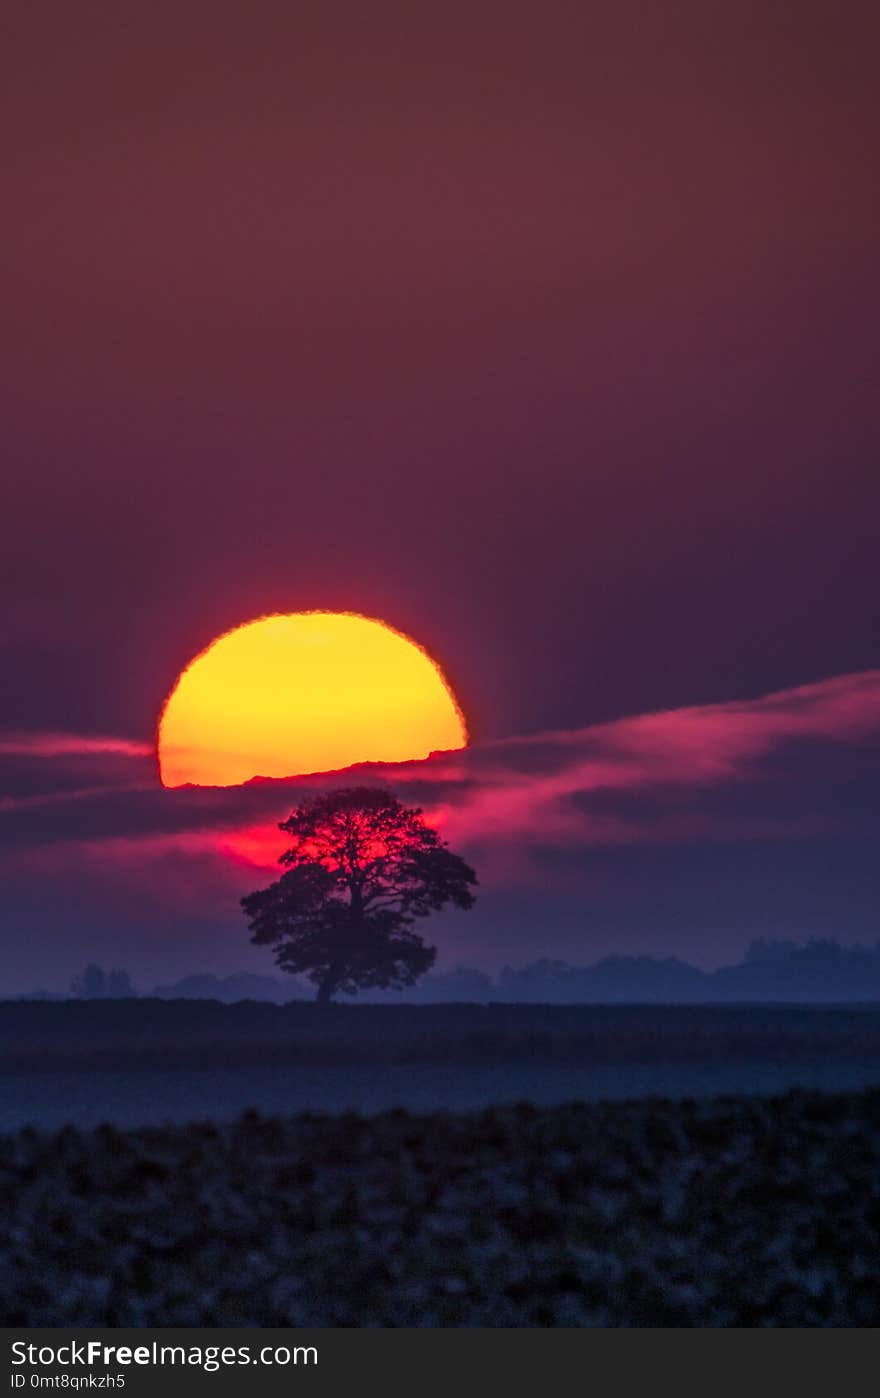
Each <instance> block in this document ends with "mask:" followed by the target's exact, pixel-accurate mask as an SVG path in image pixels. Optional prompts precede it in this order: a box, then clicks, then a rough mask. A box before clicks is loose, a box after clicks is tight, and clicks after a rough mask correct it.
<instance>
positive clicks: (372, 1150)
mask: <svg viewBox="0 0 880 1398" xmlns="http://www.w3.org/2000/svg"><path fill="white" fill-rule="evenodd" d="M0 1205H2V1211H3V1215H4V1216H3V1219H2V1228H3V1234H4V1237H5V1238H6V1240H7V1247H6V1250H5V1257H4V1260H3V1263H2V1275H0V1312H2V1319H3V1323H5V1324H7V1325H8V1324H13V1325H18V1324H37V1325H74V1326H82V1325H99V1324H110V1325H201V1324H213V1325H239V1324H240V1325H309V1324H315V1325H456V1326H457V1325H493V1326H498V1325H502V1326H547V1325H608V1324H610V1325H751V1324H773V1325H876V1324H878V1323H880V1091H872V1092H867V1093H863V1094H854V1095H838V1096H823V1095H819V1094H810V1093H791V1094H789V1095H787V1096H785V1097H782V1098H776V1099H763V1100H762V1099H758V1098H728V1099H719V1100H716V1101H712V1102H705V1103H695V1102H688V1101H684V1102H679V1103H673V1102H668V1101H663V1100H654V1101H647V1102H631V1103H620V1104H611V1103H605V1104H596V1105H592V1106H588V1105H569V1106H565V1107H556V1108H549V1109H543V1110H542V1109H538V1108H535V1107H531V1106H518V1107H510V1108H493V1109H490V1110H488V1111H484V1112H480V1113H476V1114H470V1115H465V1114H461V1115H451V1114H445V1113H444V1114H435V1115H430V1116H410V1115H408V1114H407V1113H406V1112H404V1111H397V1112H390V1113H387V1114H385V1115H382V1116H375V1117H360V1116H354V1115H348V1116H337V1117H325V1116H315V1115H304V1116H300V1117H296V1118H292V1119H286V1120H284V1119H280V1118H265V1117H260V1116H257V1115H255V1114H249V1115H245V1116H244V1117H243V1118H241V1120H240V1121H238V1122H237V1123H236V1124H234V1125H230V1126H226V1127H217V1126H212V1125H191V1126H187V1127H182V1126H178V1127H171V1126H169V1127H162V1128H155V1129H143V1130H133V1131H124V1132H123V1131H119V1130H116V1129H113V1128H110V1127H102V1128H99V1129H98V1130H96V1131H92V1132H80V1131H77V1130H74V1129H71V1128H68V1129H66V1130H64V1131H62V1132H59V1133H57V1134H43V1133H39V1132H35V1131H22V1132H19V1133H18V1134H17V1135H14V1136H5V1137H2V1138H0Z"/></svg>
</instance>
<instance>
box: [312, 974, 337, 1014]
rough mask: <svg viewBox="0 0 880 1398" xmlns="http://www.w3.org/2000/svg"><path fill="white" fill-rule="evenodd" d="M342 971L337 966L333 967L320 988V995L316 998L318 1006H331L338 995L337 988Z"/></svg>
mask: <svg viewBox="0 0 880 1398" xmlns="http://www.w3.org/2000/svg"><path fill="white" fill-rule="evenodd" d="M339 980H340V971H339V969H338V968H337V967H336V966H331V967H330V969H329V971H328V972H327V974H326V976H325V977H324V979H323V980H322V981H321V984H320V985H319V986H318V993H317V995H316V996H315V1004H316V1005H329V1004H330V1001H331V1000H332V999H333V996H334V995H335V994H336V987H337V986H338V984H339Z"/></svg>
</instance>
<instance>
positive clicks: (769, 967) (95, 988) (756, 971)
mask: <svg viewBox="0 0 880 1398" xmlns="http://www.w3.org/2000/svg"><path fill="white" fill-rule="evenodd" d="M135 997H136V998H154V999H162V1000H174V999H188V1000H218V1001H221V1002H224V1003H227V1004H230V1003H234V1002H237V1001H241V1000H266V1001H270V1002H273V1003H275V1004H285V1003H287V1002H289V1001H291V1000H310V999H312V998H313V997H314V991H313V989H312V988H311V987H310V986H309V985H308V984H307V983H306V982H305V981H303V980H300V979H298V978H296V977H278V976H266V975H256V974H253V973H250V972H241V973H240V974H238V975H230V976H225V977H218V976H216V975H211V974H206V973H195V974H192V975H188V976H184V977H182V978H181V979H180V980H178V981H175V982H173V983H171V984H168V985H159V986H156V987H155V988H153V989H152V990H147V991H145V992H144V991H139V990H137V989H136V988H135V986H134V985H133V984H132V981H131V977H130V976H129V975H128V973H127V972H125V971H118V970H114V971H109V972H105V971H104V970H103V969H102V968H101V967H100V966H97V965H95V964H91V965H90V966H88V967H86V969H85V970H84V971H83V973H82V974H81V975H79V976H77V977H75V978H74V980H73V982H72V983H71V990H70V994H69V996H63V995H53V994H50V993H48V992H45V991H35V992H32V993H31V994H29V995H23V996H17V997H15V998H17V999H26V1000H55V999H67V998H74V999H86V1000H101V999H128V998H135ZM343 998H345V997H343ZM352 998H354V997H352ZM356 998H357V999H358V1000H360V1001H361V1002H362V1003H378V1004H400V1003H408V1004H451V1003H463V1002H470V1003H477V1004H492V1003H499V1004H511V1003H512V1004H626V1003H630V1004H633V1003H635V1004H700V1003H703V1002H715V1003H717V1002H725V1001H727V1002H740V1003H741V1002H744V1001H745V1002H778V1001H794V1002H801V1003H805V1002H825V1003H828V1002H841V1001H862V1002H864V1001H871V1000H880V942H877V943H875V944H874V945H873V946H870V945H868V946H866V945H861V944H856V945H852V946H843V945H841V944H840V943H838V942H834V941H830V940H824V939H813V940H810V941H807V942H803V943H798V942H795V941H790V940H776V941H773V940H766V939H760V940H757V941H754V942H752V943H751V945H750V946H749V948H748V951H747V952H746V954H745V957H744V958H743V960H742V961H741V962H739V963H737V964H735V965H731V966H724V967H721V968H720V969H718V970H715V971H705V970H702V969H701V968H700V967H698V966H693V965H691V964H689V963H688V962H686V961H682V960H680V959H678V958H677V957H663V958H661V957H654V956H609V957H605V958H603V959H602V960H600V961H597V962H595V963H593V964H592V965H588V966H572V965H570V964H569V963H567V962H565V961H559V960H551V959H548V958H542V959H540V960H538V961H533V962H530V963H529V964H527V965H525V966H520V967H512V966H504V967H503V968H502V970H501V971H500V972H499V973H498V975H497V976H495V977H494V978H493V977H492V976H489V975H488V974H487V973H486V972H484V971H479V970H476V969H475V968H473V967H469V966H457V967H455V968H454V969H453V970H450V971H447V972H434V973H431V974H429V975H427V976H425V977H424V978H423V979H422V980H420V981H418V982H417V983H416V984H415V985H413V986H410V987H409V988H408V989H407V990H405V991H380V990H371V991H367V992H364V993H363V994H361V995H360V996H358V997H356Z"/></svg>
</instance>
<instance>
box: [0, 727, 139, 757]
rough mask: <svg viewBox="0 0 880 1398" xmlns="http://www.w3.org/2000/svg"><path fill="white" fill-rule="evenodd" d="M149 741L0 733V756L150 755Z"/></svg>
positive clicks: (75, 735)
mask: <svg viewBox="0 0 880 1398" xmlns="http://www.w3.org/2000/svg"><path fill="white" fill-rule="evenodd" d="M153 751H154V749H153V744H152V743H146V742H141V741H138V740H137V739H133V738H108V737H100V736H95V735H88V734H83V733H26V732H5V733H0V757H96V756H102V757H106V756H119V757H150V756H152V754H153Z"/></svg>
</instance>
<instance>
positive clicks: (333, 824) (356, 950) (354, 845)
mask: <svg viewBox="0 0 880 1398" xmlns="http://www.w3.org/2000/svg"><path fill="white" fill-rule="evenodd" d="M278 828H279V830H283V831H284V832H285V833H286V834H288V835H290V837H291V845H290V848H289V849H288V850H286V851H285V853H284V854H282V855H281V858H280V860H279V863H281V864H285V865H287V872H286V873H284V874H282V875H281V878H280V879H278V880H277V881H276V882H275V883H273V884H270V885H269V887H268V888H264V889H260V890H258V891H257V892H256V893H251V894H249V895H248V896H247V897H246V898H242V900H241V903H242V907H243V909H244V912H245V916H246V917H247V919H248V924H249V926H250V929H251V931H252V933H253V936H252V938H251V940H252V941H253V942H256V943H257V944H258V945H262V946H274V948H275V959H276V961H277V963H278V965H279V966H280V967H281V968H282V969H283V970H285V971H290V972H291V973H293V974H297V973H302V974H304V975H306V976H307V977H308V979H309V980H310V981H312V983H313V984H314V985H316V986H317V987H318V994H317V999H318V1002H319V1003H326V1002H327V1001H329V1000H330V999H331V998H332V997H333V995H334V994H336V992H337V991H346V992H349V993H351V992H354V991H356V990H358V989H366V988H369V987H381V988H388V987H392V986H393V987H395V988H400V987H402V986H405V985H412V984H413V983H414V981H416V980H417V979H418V977H419V976H421V975H423V974H424V972H425V971H427V970H428V969H429V968H430V967H431V966H432V965H433V962H434V958H435V956H436V954H437V952H436V948H435V947H428V946H426V945H425V943H424V942H423V941H422V939H421V937H419V936H418V935H417V933H415V932H413V931H412V927H413V924H414V923H415V921H416V920H417V919H418V918H422V917H427V916H428V914H429V913H432V912H438V911H439V910H440V909H441V908H443V907H444V906H445V905H446V904H447V903H452V904H454V905H455V906H456V907H458V908H470V907H471V906H472V904H473V902H474V894H473V893H472V892H471V889H472V888H473V887H474V886H475V885H476V882H477V878H476V874H475V873H474V871H473V869H471V868H470V866H469V865H467V864H466V863H465V861H464V860H463V859H461V858H460V857H459V856H458V855H457V854H453V853H452V851H451V850H450V849H449V848H448V847H447V845H446V842H445V841H444V840H442V839H441V838H440V835H439V834H438V833H437V831H436V830H434V829H432V828H431V826H429V825H426V823H425V821H424V820H423V819H422V813H421V811H419V810H415V809H412V808H409V807H406V806H403V805H401V803H400V801H398V800H397V798H396V797H394V796H393V795H392V794H391V793H390V792H388V791H383V790H381V789H380V788H376V787H366V786H360V787H349V788H347V789H345V790H342V791H333V792H330V793H329V794H327V795H325V796H319V797H316V798H315V799H313V800H309V801H304V802H303V803H302V804H301V805H300V806H298V807H297V809H296V810H295V811H294V812H293V814H292V815H291V816H290V818H289V819H288V820H285V821H282V822H281V824H280V825H279V827H278Z"/></svg>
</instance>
